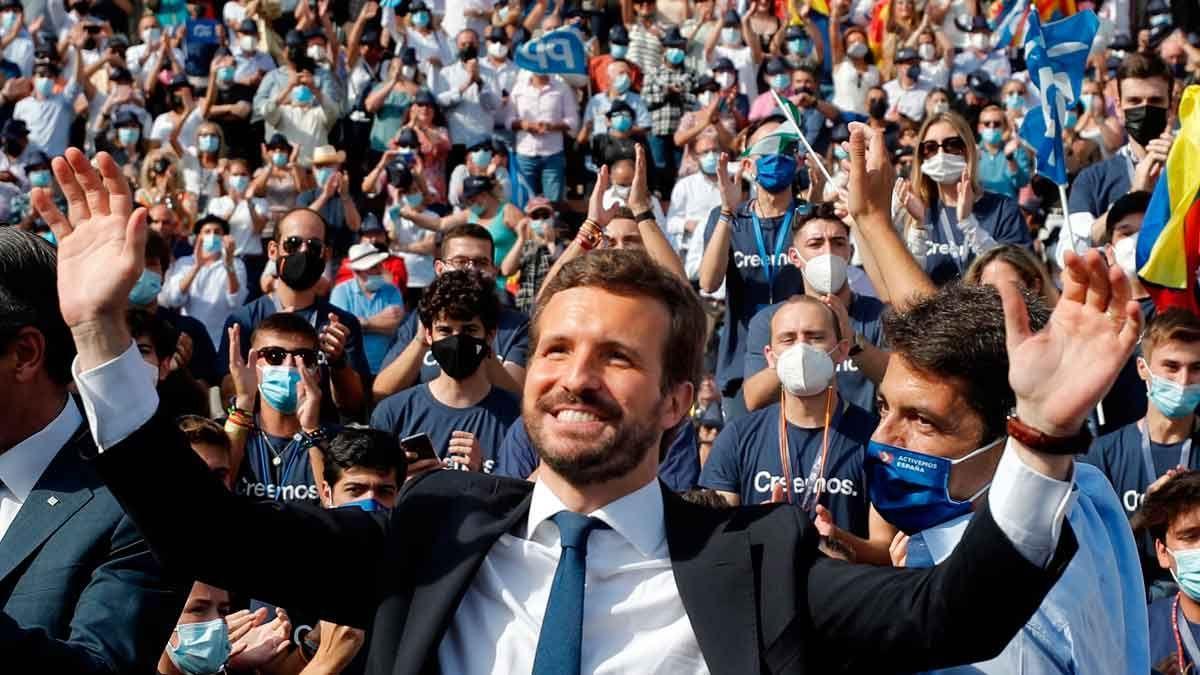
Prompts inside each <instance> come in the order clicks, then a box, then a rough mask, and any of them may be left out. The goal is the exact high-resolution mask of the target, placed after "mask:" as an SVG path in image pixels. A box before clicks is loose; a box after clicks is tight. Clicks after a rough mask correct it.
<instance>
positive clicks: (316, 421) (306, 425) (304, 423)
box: [291, 357, 321, 432]
mask: <svg viewBox="0 0 1200 675" xmlns="http://www.w3.org/2000/svg"><path fill="white" fill-rule="evenodd" d="M291 358H295V357H291ZM295 365H296V370H299V371H300V407H299V408H297V409H296V417H297V418H298V419H299V420H300V428H301V429H302V430H304V431H309V432H312V431H316V430H318V429H320V428H321V380H320V379H319V378H318V377H317V373H318V372H320V371H319V370H318V369H317V368H311V369H309V368H306V367H304V364H303V363H299V362H297V363H296V364H295Z"/></svg>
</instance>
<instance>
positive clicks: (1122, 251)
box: [1113, 234, 1138, 279]
mask: <svg viewBox="0 0 1200 675" xmlns="http://www.w3.org/2000/svg"><path fill="white" fill-rule="evenodd" d="M1137 240H1138V236H1137V235H1136V234H1135V235H1133V236H1131V237H1125V238H1124V239H1122V240H1121V241H1118V242H1117V243H1115V244H1113V258H1116V261H1117V267H1120V268H1121V271H1122V272H1124V273H1125V277H1126V278H1128V279H1134V278H1136V277H1137Z"/></svg>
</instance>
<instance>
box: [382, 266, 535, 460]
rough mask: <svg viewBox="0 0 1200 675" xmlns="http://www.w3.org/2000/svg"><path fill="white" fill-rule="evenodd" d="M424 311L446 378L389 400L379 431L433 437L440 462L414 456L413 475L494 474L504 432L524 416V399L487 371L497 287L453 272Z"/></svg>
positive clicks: (433, 290)
mask: <svg viewBox="0 0 1200 675" xmlns="http://www.w3.org/2000/svg"><path fill="white" fill-rule="evenodd" d="M417 313H418V316H419V317H420V320H421V325H422V326H424V327H425V341H426V344H428V346H429V350H430V352H431V353H432V354H433V358H434V359H436V360H437V363H438V366H440V367H441V374H439V375H438V376H437V378H436V379H434V380H433V381H431V382H428V383H425V384H419V385H417V386H414V387H409V388H408V389H405V390H403V391H401V392H400V393H398V394H394V395H392V396H389V397H388V398H386V399H384V400H383V401H382V402H380V404H379V406H378V407H377V408H375V412H374V413H373V414H372V415H371V426H372V427H374V428H376V429H382V430H384V431H388V432H391V433H393V434H396V437H397V438H399V439H404V438H407V437H409V436H412V435H414V434H422V433H423V434H426V435H428V437H429V440H430V441H431V442H432V444H433V448H434V452H435V453H436V454H437V456H438V459H436V460H435V459H430V458H424V459H422V458H418V457H417V456H416V455H415V454H412V455H410V456H409V457H408V461H409V467H408V475H409V476H410V477H411V476H415V475H418V474H421V473H424V472H426V471H430V470H432V469H435V468H437V467H440V466H442V464H443V463H444V464H445V465H446V466H448V467H452V468H460V469H466V470H471V471H484V472H485V473H491V471H492V469H493V468H494V467H495V456H496V451H497V449H498V448H499V447H500V443H501V441H503V440H504V434H505V433H507V431H508V427H509V426H510V425H511V424H512V423H513V420H515V419H516V418H517V417H518V416H520V414H521V403H520V399H519V398H518V397H517V396H516V395H515V394H512V393H510V392H508V391H506V390H504V389H501V388H499V387H495V386H492V383H491V381H490V380H489V379H488V376H487V371H486V370H485V369H483V368H481V367H480V366H481V365H482V364H483V362H484V359H486V358H488V357H489V356H490V355H491V344H492V338H494V337H495V335H496V326H497V324H498V323H499V319H500V300H499V299H498V298H497V297H496V293H495V285H494V284H493V283H491V281H490V280H489V279H487V278H485V277H484V276H483V275H481V274H480V273H479V272H476V271H474V270H464V271H458V270H450V271H447V272H446V273H444V274H442V275H441V276H439V277H438V278H437V279H436V280H435V281H434V282H433V284H431V285H430V286H429V288H428V289H426V291H425V295H424V296H423V297H422V298H421V303H420V305H418V306H417ZM405 449H406V450H409V448H405Z"/></svg>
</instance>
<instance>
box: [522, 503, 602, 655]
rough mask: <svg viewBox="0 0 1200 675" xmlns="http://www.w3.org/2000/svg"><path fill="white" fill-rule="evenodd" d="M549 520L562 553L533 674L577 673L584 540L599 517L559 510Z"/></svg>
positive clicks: (584, 568) (581, 632) (585, 544)
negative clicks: (555, 529)
mask: <svg viewBox="0 0 1200 675" xmlns="http://www.w3.org/2000/svg"><path fill="white" fill-rule="evenodd" d="M550 520H553V521H554V524H555V525H557V526H558V533H559V540H560V542H561V543H562V548H563V550H562V555H561V556H560V557H559V559H558V568H557V569H556V570H555V571H554V584H553V585H552V586H551V587H550V600H549V602H547V603H546V616H545V618H543V619H542V630H541V632H540V633H539V634H538V646H537V654H536V656H534V659H533V675H578V673H579V658H580V655H581V653H582V647H581V644H582V642H583V581H584V575H585V573H586V571H587V540H588V535H589V534H591V532H592V530H594V529H606V528H607V527H608V525H607V524H606V523H604V521H602V520H598V519H596V518H588V517H587V516H581V515H579V514H578V513H571V512H570V511H559V512H558V513H556V514H554V515H553V516H551V518H550Z"/></svg>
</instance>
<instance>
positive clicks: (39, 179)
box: [29, 169, 51, 188]
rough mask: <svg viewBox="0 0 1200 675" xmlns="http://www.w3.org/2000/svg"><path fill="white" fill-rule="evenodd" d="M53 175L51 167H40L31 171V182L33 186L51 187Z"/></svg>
mask: <svg viewBox="0 0 1200 675" xmlns="http://www.w3.org/2000/svg"><path fill="white" fill-rule="evenodd" d="M50 182H51V176H50V170H49V169H39V170H37V171H30V172H29V184H30V185H32V186H33V187H40V188H44V187H50Z"/></svg>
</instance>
